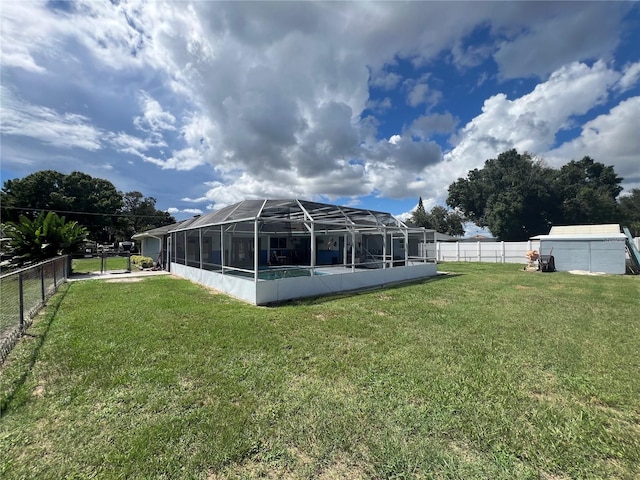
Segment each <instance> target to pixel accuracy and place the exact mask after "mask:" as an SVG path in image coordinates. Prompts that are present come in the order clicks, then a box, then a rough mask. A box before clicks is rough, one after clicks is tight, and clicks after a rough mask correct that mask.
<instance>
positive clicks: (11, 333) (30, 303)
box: [0, 256, 71, 364]
mask: <svg viewBox="0 0 640 480" xmlns="http://www.w3.org/2000/svg"><path fill="white" fill-rule="evenodd" d="M70 261H71V258H70V257H69V256H64V257H57V258H53V259H51V260H47V261H45V262H42V263H38V264H37V265H32V266H30V267H28V268H23V269H21V270H17V271H14V272H10V273H7V274H4V275H0V364H2V363H3V362H4V360H5V359H6V358H7V356H8V355H9V352H10V351H11V349H12V348H13V347H14V345H15V344H16V343H17V341H18V339H19V338H20V337H21V336H22V335H23V334H24V332H25V331H26V330H27V328H29V326H30V325H31V323H33V318H34V317H35V315H36V313H38V311H39V310H40V309H41V308H42V307H43V306H44V305H45V303H46V301H47V300H48V299H49V297H51V296H52V295H53V294H54V293H55V292H56V291H57V290H58V287H59V286H60V285H61V284H63V283H64V282H66V280H67V273H68V271H69V262H70Z"/></svg>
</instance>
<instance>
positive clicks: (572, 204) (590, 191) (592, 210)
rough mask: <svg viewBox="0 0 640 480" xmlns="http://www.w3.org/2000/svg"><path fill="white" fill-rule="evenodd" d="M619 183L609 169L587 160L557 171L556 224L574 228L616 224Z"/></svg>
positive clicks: (586, 158) (609, 167)
mask: <svg viewBox="0 0 640 480" xmlns="http://www.w3.org/2000/svg"><path fill="white" fill-rule="evenodd" d="M620 182H622V178H621V177H619V176H618V175H616V173H615V171H614V169H613V167H612V166H606V165H604V164H602V163H600V162H596V161H594V160H593V159H592V158H591V157H588V156H587V157H584V158H582V160H578V161H576V160H571V161H570V162H569V163H567V164H566V165H563V166H562V168H560V171H559V172H558V173H557V175H556V179H555V182H554V185H553V187H554V189H555V194H556V195H557V198H558V200H559V203H558V206H559V209H560V212H559V215H558V220H560V221H561V222H563V223H566V224H576V225H579V224H597V223H616V222H617V221H618V220H619V212H618V204H617V202H616V198H617V197H618V195H619V194H620V192H622V187H621V186H620Z"/></svg>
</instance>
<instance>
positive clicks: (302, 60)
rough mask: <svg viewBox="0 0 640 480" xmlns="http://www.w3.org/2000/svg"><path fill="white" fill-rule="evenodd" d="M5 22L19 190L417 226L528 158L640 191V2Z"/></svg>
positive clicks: (6, 18) (66, 16) (116, 14)
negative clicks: (301, 206) (398, 220)
mask: <svg viewBox="0 0 640 480" xmlns="http://www.w3.org/2000/svg"><path fill="white" fill-rule="evenodd" d="M0 17H1V37H0V40H1V42H0V48H1V59H0V107H1V113H0V115H1V117H0V120H1V122H0V134H1V138H0V141H1V144H0V162H1V180H2V182H3V183H4V181H6V180H9V179H14V178H24V177H25V176H26V175H28V174H30V173H33V172H36V171H39V170H56V171H59V172H62V173H71V172H72V171H82V172H84V173H87V174H89V175H91V176H93V177H97V178H104V179H107V180H109V181H111V182H112V183H113V184H114V185H115V186H116V188H117V189H118V190H120V191H122V192H129V191H139V192H142V193H143V194H144V195H145V196H152V197H154V198H156V200H157V204H156V206H157V208H159V209H161V210H168V211H169V212H171V213H172V214H173V215H174V216H175V217H176V219H178V220H181V219H184V218H188V217H191V216H193V215H196V214H201V213H206V212H208V211H210V210H213V209H218V208H222V207H224V206H226V205H229V204H232V203H235V202H238V201H240V200H243V199H246V198H301V199H308V200H316V201H322V202H328V203H337V204H341V205H350V206H354V207H359V208H368V209H373V210H380V211H385V212H390V213H393V214H395V215H398V216H401V217H402V218H404V216H405V215H406V214H407V212H410V211H411V210H413V209H414V208H415V206H416V204H417V201H418V198H419V197H422V198H423V201H424V205H425V207H426V208H427V209H430V208H431V207H433V206H435V205H446V204H445V202H446V197H447V189H448V186H449V185H450V184H451V183H453V182H454V181H456V180H457V179H458V178H460V177H465V176H466V175H467V172H468V171H469V170H470V169H474V168H482V166H483V164H484V162H485V160H487V159H490V158H496V157H497V155H498V154H500V153H501V152H504V151H506V150H509V149H511V148H516V149H517V150H518V151H519V152H521V153H523V152H530V153H531V154H533V155H534V156H535V157H536V158H539V159H541V160H542V161H544V162H545V163H546V164H547V165H549V166H552V167H560V166H561V165H563V164H565V163H567V162H569V161H571V160H579V159H581V158H582V157H584V156H585V155H589V156H590V157H592V158H593V159H595V160H596V161H599V162H602V163H604V164H606V165H613V166H614V167H615V171H616V173H617V174H618V175H620V176H622V177H623V178H624V182H623V183H622V186H623V187H624V189H625V190H624V192H623V194H624V193H625V192H628V191H629V190H630V189H632V188H640V47H639V45H640V4H639V3H638V2H613V1H606V2H585V3H581V2H515V1H514V2H311V1H305V2H303V1H290V2H266V1H261V2H242V1H238V2H213V1H201V2H168V3H162V2H155V1H150V2H148V1H116V0H114V1H112V2H108V1H104V2H101V1H97V0H91V1H73V2H66V1H65V2H63V1H22V0H21V1H12V0H4V1H3V2H2V5H1V6H0ZM472 230H473V229H470V231H469V232H468V233H473V231H472Z"/></svg>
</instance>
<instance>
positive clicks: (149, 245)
mask: <svg viewBox="0 0 640 480" xmlns="http://www.w3.org/2000/svg"><path fill="white" fill-rule="evenodd" d="M160 250H162V248H161V245H160V239H159V238H149V237H146V238H143V239H142V240H141V241H140V254H142V255H144V256H145V257H150V258H151V259H152V260H153V261H154V262H155V261H156V260H157V259H158V254H159V253H160Z"/></svg>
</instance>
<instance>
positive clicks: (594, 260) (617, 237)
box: [531, 224, 626, 275]
mask: <svg viewBox="0 0 640 480" xmlns="http://www.w3.org/2000/svg"><path fill="white" fill-rule="evenodd" d="M531 239H532V240H539V241H540V255H553V257H554V261H555V267H556V270H558V271H561V272H568V271H571V270H582V271H587V272H592V273H613V274H620V275H623V274H624V273H625V269H626V248H625V240H626V236H625V235H624V234H623V233H621V232H620V225H618V224H607V225H569V226H557V227H551V230H550V231H549V234H548V235H537V236H535V237H532V238H531Z"/></svg>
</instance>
